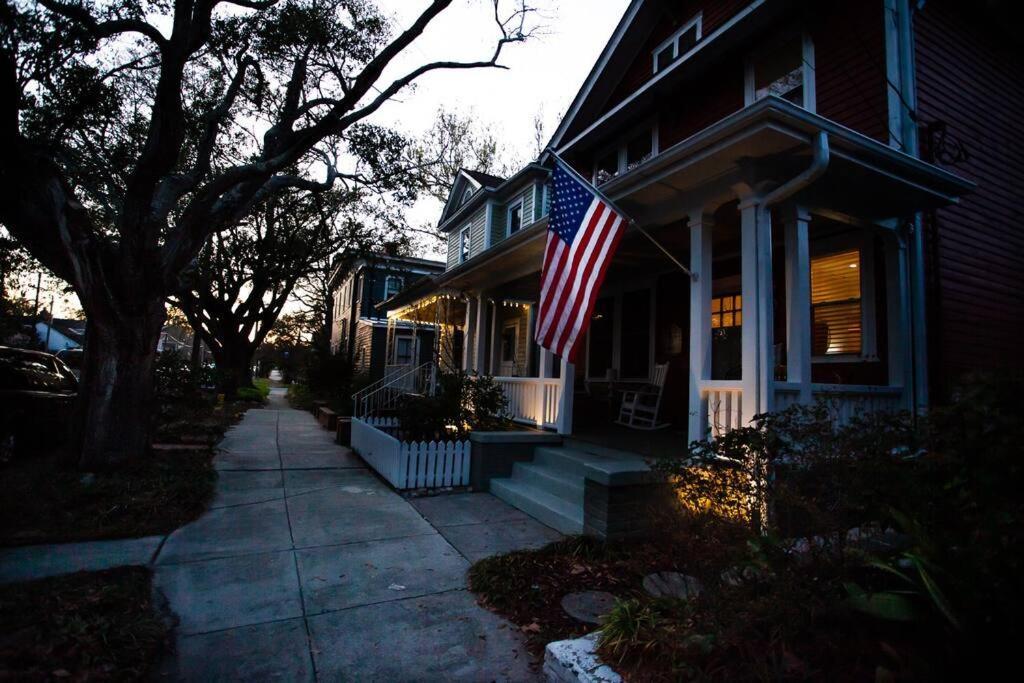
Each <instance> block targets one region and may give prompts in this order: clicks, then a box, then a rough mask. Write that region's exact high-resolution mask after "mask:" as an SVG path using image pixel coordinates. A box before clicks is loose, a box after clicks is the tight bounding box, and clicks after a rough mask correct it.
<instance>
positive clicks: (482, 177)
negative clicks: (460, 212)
mask: <svg viewBox="0 0 1024 683" xmlns="http://www.w3.org/2000/svg"><path fill="white" fill-rule="evenodd" d="M462 172H463V173H465V174H466V175H468V176H469V177H470V178H472V179H473V180H475V181H476V182H477V183H479V184H480V185H481V186H483V187H497V186H498V185H501V184H502V183H503V182H505V179H504V178H501V177H499V176H496V175H491V174H490V173H484V172H483V171H471V170H469V169H468V168H464V169H462Z"/></svg>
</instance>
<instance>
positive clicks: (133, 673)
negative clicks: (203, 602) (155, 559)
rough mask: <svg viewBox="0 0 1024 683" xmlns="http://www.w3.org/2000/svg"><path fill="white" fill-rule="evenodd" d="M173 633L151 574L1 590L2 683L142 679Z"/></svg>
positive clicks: (96, 575)
mask: <svg viewBox="0 0 1024 683" xmlns="http://www.w3.org/2000/svg"><path fill="white" fill-rule="evenodd" d="M170 627H171V624H170V623H168V619H167V618H166V617H165V615H163V614H162V613H161V611H160V610H159V609H158V608H157V606H156V605H154V603H153V598H152V573H151V572H150V571H149V569H146V568H145V567H121V568H118V569H110V570H106V571H100V572H79V573H77V574H70V575H68V576H60V577H54V578H48V579H40V580H37V581H27V582H24V583H16V584H8V585H2V586H0V680H24V681H51V680H67V681H93V680H104V681H107V680H110V681H135V680H140V679H142V678H144V677H145V676H146V675H147V674H148V673H149V672H150V671H151V670H152V669H153V667H154V665H155V664H156V663H157V661H158V659H159V658H160V656H161V655H162V653H163V652H164V651H165V647H166V643H167V639H168V633H169V631H170Z"/></svg>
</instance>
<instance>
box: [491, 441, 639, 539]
mask: <svg viewBox="0 0 1024 683" xmlns="http://www.w3.org/2000/svg"><path fill="white" fill-rule="evenodd" d="M574 445H575V444H574ZM596 450H598V451H599V452H589V451H586V450H580V449H578V448H565V447H548V446H538V447H536V448H534V451H533V461H532V462H517V463H515V465H514V466H513V467H512V475H511V476H510V477H508V478H504V479H492V480H491V483H490V488H491V493H493V494H494V495H495V496H497V497H498V498H500V499H502V500H504V501H505V502H506V503H508V504H510V505H512V506H514V507H517V508H519V509H520V510H522V511H523V512H525V513H526V514H528V515H530V516H531V517H534V518H535V519H537V520H539V521H541V522H543V523H544V524H547V525H548V526H550V527H552V528H554V529H557V530H558V531H561V532H562V533H563V534H579V533H582V532H583V490H584V481H585V474H586V472H587V469H588V467H592V466H595V465H596V466H598V467H601V466H613V465H614V464H617V463H622V462H623V461H635V460H636V459H637V456H636V455H635V454H632V453H625V452H623V451H614V450H612V449H605V448H603V447H596ZM612 469H614V468H613V467H612Z"/></svg>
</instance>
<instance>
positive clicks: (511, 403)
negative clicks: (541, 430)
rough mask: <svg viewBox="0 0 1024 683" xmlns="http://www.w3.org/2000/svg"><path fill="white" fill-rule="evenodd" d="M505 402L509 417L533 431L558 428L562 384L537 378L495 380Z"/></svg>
mask: <svg viewBox="0 0 1024 683" xmlns="http://www.w3.org/2000/svg"><path fill="white" fill-rule="evenodd" d="M494 381H495V382H497V383H498V385H499V386H501V389H502V391H504V392H505V398H506V399H508V416H509V417H510V418H511V419H512V420H515V421H516V422H520V423H522V424H528V425H532V426H534V427H549V428H552V429H555V428H557V427H558V410H559V404H560V402H561V398H562V384H561V381H560V380H558V379H549V378H540V377H495V378H494Z"/></svg>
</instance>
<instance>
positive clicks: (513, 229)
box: [508, 199, 523, 235]
mask: <svg viewBox="0 0 1024 683" xmlns="http://www.w3.org/2000/svg"><path fill="white" fill-rule="evenodd" d="M521 227H523V200H521V199H520V200H519V201H518V202H516V203H515V204H513V205H512V206H510V207H508V234H509V235H513V234H515V233H517V232H519V228H521Z"/></svg>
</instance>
